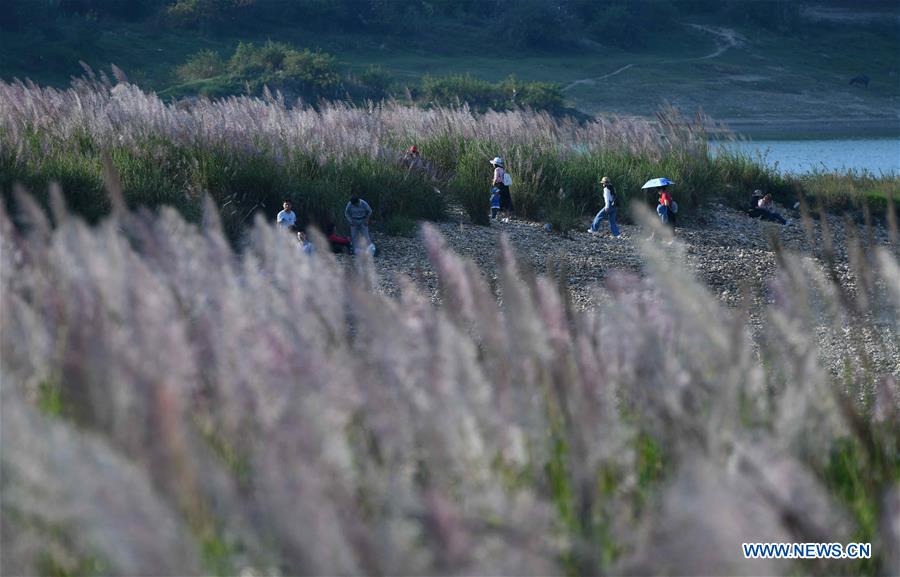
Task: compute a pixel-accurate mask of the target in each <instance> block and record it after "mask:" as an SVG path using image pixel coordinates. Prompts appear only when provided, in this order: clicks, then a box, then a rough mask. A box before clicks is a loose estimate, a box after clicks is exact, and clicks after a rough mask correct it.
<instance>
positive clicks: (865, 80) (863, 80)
mask: <svg viewBox="0 0 900 577" xmlns="http://www.w3.org/2000/svg"><path fill="white" fill-rule="evenodd" d="M850 84H851V85H853V84H862V85H863V86H865V87H866V88H868V87H869V77H868V76H866V75H865V74H860V75H859V76H854V77H853V78H851V79H850Z"/></svg>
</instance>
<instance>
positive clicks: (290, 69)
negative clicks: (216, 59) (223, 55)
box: [228, 40, 341, 99]
mask: <svg viewBox="0 0 900 577" xmlns="http://www.w3.org/2000/svg"><path fill="white" fill-rule="evenodd" d="M228 71H229V73H230V74H231V76H232V77H233V78H234V79H235V80H237V81H239V82H240V83H242V84H248V85H249V86H250V88H251V90H253V91H254V92H257V91H259V90H261V89H262V87H263V86H268V87H269V88H271V89H272V90H275V89H281V90H291V91H294V92H297V93H299V94H300V95H303V96H305V97H308V98H313V99H315V98H317V97H320V96H330V97H334V96H335V94H334V91H335V90H336V89H337V88H338V87H339V86H340V83H341V77H340V74H339V73H338V71H337V67H336V65H335V61H334V57H333V56H331V55H330V54H325V53H322V52H312V51H310V50H308V49H304V50H297V49H295V48H294V47H292V46H291V45H290V44H287V43H284V42H272V41H271V40H270V41H268V42H266V43H265V44H264V45H262V46H256V45H254V44H253V43H245V42H241V43H239V44H238V46H237V48H236V49H235V51H234V54H233V55H232V56H231V58H230V59H229V61H228Z"/></svg>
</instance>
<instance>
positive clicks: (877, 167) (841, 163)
mask: <svg viewBox="0 0 900 577" xmlns="http://www.w3.org/2000/svg"><path fill="white" fill-rule="evenodd" d="M720 147H724V148H725V149H727V150H733V151H739V152H744V153H747V154H749V155H750V156H751V157H752V158H757V157H759V158H762V160H763V161H764V162H765V164H767V165H768V166H771V167H773V168H775V167H777V168H778V170H780V171H781V172H785V173H791V174H799V173H803V172H811V171H813V170H820V171H826V172H831V171H840V172H844V171H846V170H856V171H868V172H871V173H872V174H874V175H876V176H878V175H880V174H897V175H900V138H859V139H833V140H754V141H743V142H712V143H710V151H711V153H712V154H713V155H715V154H716V153H717V152H718V150H719V148H720Z"/></svg>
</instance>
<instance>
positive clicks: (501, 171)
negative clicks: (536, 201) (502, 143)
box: [491, 156, 513, 222]
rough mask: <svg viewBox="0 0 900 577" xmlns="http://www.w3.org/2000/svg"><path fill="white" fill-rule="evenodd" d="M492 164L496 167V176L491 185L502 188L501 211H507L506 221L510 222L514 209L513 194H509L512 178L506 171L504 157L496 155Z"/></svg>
mask: <svg viewBox="0 0 900 577" xmlns="http://www.w3.org/2000/svg"><path fill="white" fill-rule="evenodd" d="M491 165H492V166H493V167H494V178H493V180H492V181H491V187H492V188H493V187H497V188H498V189H500V211H501V212H505V213H506V215H507V216H506V218H505V219H504V221H505V222H509V214H510V213H511V212H512V211H513V204H512V196H511V195H510V194H509V187H510V185H511V184H512V178H511V177H510V176H509V173H508V172H506V168H505V167H504V166H503V159H502V158H500V157H499V156H495V157H494V159H493V160H491Z"/></svg>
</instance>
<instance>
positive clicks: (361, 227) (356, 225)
mask: <svg viewBox="0 0 900 577" xmlns="http://www.w3.org/2000/svg"><path fill="white" fill-rule="evenodd" d="M360 236H361V237H363V238H365V239H366V247H368V246H369V245H370V244H372V239H371V238H370V237H369V223H367V222H351V223H350V242H351V243H352V244H351V248H352V249H353V250H356V241H357V240H358V239H359V237H360ZM364 248H365V247H364Z"/></svg>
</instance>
